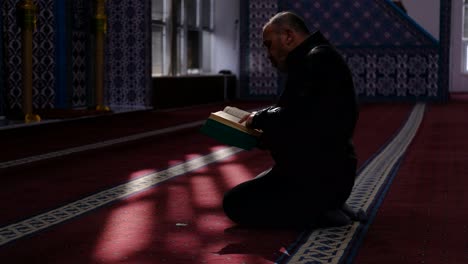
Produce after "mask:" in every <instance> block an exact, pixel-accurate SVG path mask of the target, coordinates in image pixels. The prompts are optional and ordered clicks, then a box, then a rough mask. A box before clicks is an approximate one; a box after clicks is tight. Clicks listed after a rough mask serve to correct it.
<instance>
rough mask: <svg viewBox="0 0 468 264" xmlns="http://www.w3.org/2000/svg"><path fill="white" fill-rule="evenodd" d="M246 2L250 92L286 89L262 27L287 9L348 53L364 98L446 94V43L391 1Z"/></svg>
mask: <svg viewBox="0 0 468 264" xmlns="http://www.w3.org/2000/svg"><path fill="white" fill-rule="evenodd" d="M252 2H253V3H252ZM243 5H244V9H243V10H246V11H244V12H248V14H241V15H242V19H243V23H242V24H241V25H242V26H243V28H242V29H243V30H242V31H241V32H242V34H243V36H242V37H241V47H243V49H242V54H241V62H243V64H242V65H243V67H244V70H243V71H241V89H242V91H244V92H243V93H242V95H243V96H244V97H262V96H263V97H266V96H269V97H271V96H278V94H279V93H280V91H281V85H280V84H281V83H282V81H281V79H282V76H280V75H279V74H277V72H276V71H275V70H274V69H272V68H271V66H269V61H268V59H267V58H266V56H265V51H264V50H263V49H262V48H261V43H262V39H261V28H262V26H263V24H264V23H265V22H266V21H267V19H268V18H269V17H270V16H271V15H272V14H274V13H276V12H278V11H282V10H291V11H294V12H296V13H298V14H299V15H301V16H302V17H304V19H305V21H306V23H307V24H308V26H309V27H310V29H311V30H312V31H314V30H317V29H319V30H320V31H321V32H322V33H324V35H325V36H326V37H327V38H328V39H329V40H330V41H331V42H332V43H333V44H334V45H335V46H336V47H337V48H338V49H339V50H340V51H341V52H342V53H343V55H344V57H345V58H346V60H347V61H348V63H349V64H350V66H351V68H352V71H353V74H354V81H355V85H356V90H357V92H358V95H359V97H360V98H361V99H363V100H440V99H441V98H443V97H444V94H445V93H446V89H447V88H446V87H441V83H442V82H443V80H444V79H445V78H446V75H444V74H442V73H443V69H441V67H445V66H444V65H443V64H441V61H442V60H443V58H444V55H443V54H441V53H440V50H441V49H440V45H441V44H442V45H444V44H445V43H441V44H440V43H439V42H438V41H437V40H435V39H434V38H433V37H432V36H431V35H430V34H428V33H427V32H426V31H425V30H423V29H422V28H421V27H420V26H418V25H417V24H416V23H415V22H414V21H413V20H412V19H411V18H409V17H408V16H407V15H406V14H404V13H402V12H401V11H399V10H398V9H397V8H396V7H395V5H393V4H392V3H391V2H389V1H387V0H310V1H305V0H279V1H274V0H262V1H244V2H243ZM267 11H268V12H267ZM445 20H449V19H448V18H446V19H445ZM443 23H447V21H441V24H443ZM448 23H449V22H448ZM442 50H443V49H442Z"/></svg>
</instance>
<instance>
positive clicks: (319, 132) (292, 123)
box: [252, 31, 358, 207]
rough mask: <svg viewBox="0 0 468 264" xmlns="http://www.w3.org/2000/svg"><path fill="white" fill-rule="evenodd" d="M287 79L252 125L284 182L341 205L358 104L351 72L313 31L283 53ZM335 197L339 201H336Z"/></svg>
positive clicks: (348, 184) (351, 172) (350, 173)
mask: <svg viewBox="0 0 468 264" xmlns="http://www.w3.org/2000/svg"><path fill="white" fill-rule="evenodd" d="M286 62H287V81H286V85H285V88H284V90H283V93H282V94H281V96H280V98H279V100H278V102H277V103H276V105H275V106H272V107H269V108H266V109H263V110H260V111H258V112H257V114H256V115H255V116H254V118H253V120H252V127H253V128H258V129H261V130H263V131H264V133H263V136H262V139H261V140H262V143H261V144H262V145H263V147H264V148H266V149H268V150H269V151H270V152H271V155H272V157H273V159H274V161H275V166H274V169H276V170H277V171H278V172H279V173H278V175H280V177H281V178H282V182H284V184H285V186H291V187H293V188H292V189H294V190H295V191H296V192H301V191H302V192H305V193H307V196H308V198H309V197H310V198H313V199H318V198H324V200H328V201H330V204H329V205H328V206H327V207H330V206H333V207H334V206H340V205H339V204H340V203H343V202H344V201H345V200H346V199H347V198H348V196H349V194H350V192H351V189H352V186H353V184H354V178H355V172H356V155H355V151H354V146H353V143H352V137H353V131H354V128H355V124H356V122H357V118H358V107H357V102H356V95H355V91H354V85H353V80H352V74H351V72H350V70H349V68H348V66H347V64H346V62H345V61H344V59H343V58H342V56H341V55H340V54H339V53H338V52H337V51H336V49H335V48H334V47H333V46H332V45H331V44H330V43H329V42H328V41H327V40H326V39H325V38H324V37H323V35H322V34H321V33H320V32H319V31H317V32H315V33H313V34H311V35H310V36H309V37H308V38H307V39H306V40H305V41H304V42H303V43H301V44H300V45H299V46H298V47H296V48H295V49H294V50H293V51H291V52H290V53H289V55H288V57H287V61H286ZM335 203H338V204H335Z"/></svg>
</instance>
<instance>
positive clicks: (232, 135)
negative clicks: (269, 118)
mask: <svg viewBox="0 0 468 264" xmlns="http://www.w3.org/2000/svg"><path fill="white" fill-rule="evenodd" d="M249 114H250V112H247V111H244V110H242V109H239V108H236V107H232V106H227V107H225V108H224V109H223V110H222V111H218V112H214V113H211V114H210V116H209V117H208V119H207V120H206V121H205V123H204V124H203V126H202V128H201V132H202V133H204V134H205V135H208V136H210V137H212V138H214V139H216V140H218V141H219V142H221V143H223V144H227V145H231V146H235V147H238V148H242V149H245V150H250V149H252V148H254V147H256V146H257V144H258V138H259V137H260V135H261V133H262V132H261V131H259V130H256V129H250V128H247V127H245V123H239V120H241V118H242V117H244V116H245V115H249Z"/></svg>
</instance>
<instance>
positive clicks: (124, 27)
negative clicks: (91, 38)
mask: <svg viewBox="0 0 468 264" xmlns="http://www.w3.org/2000/svg"><path fill="white" fill-rule="evenodd" d="M107 3H108V6H107V11H108V23H109V26H108V33H107V46H106V73H107V75H106V87H107V88H106V89H107V90H106V91H107V93H106V98H107V103H108V104H109V105H111V106H122V107H141V106H143V107H144V106H148V105H149V103H150V101H149V98H150V97H151V96H150V84H151V73H150V70H151V50H150V47H151V42H150V41H151V37H150V34H151V32H150V6H149V5H150V1H146V0H122V1H107Z"/></svg>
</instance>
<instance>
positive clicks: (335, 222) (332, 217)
mask: <svg viewBox="0 0 468 264" xmlns="http://www.w3.org/2000/svg"><path fill="white" fill-rule="evenodd" d="M352 222H353V221H352V219H351V218H350V217H349V216H348V215H347V214H346V213H344V212H343V210H341V209H336V210H332V211H328V212H325V213H324V214H323V215H322V216H321V217H320V218H319V220H318V225H319V226H320V227H337V226H345V225H349V224H351V223H352Z"/></svg>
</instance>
